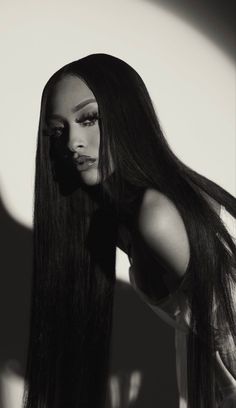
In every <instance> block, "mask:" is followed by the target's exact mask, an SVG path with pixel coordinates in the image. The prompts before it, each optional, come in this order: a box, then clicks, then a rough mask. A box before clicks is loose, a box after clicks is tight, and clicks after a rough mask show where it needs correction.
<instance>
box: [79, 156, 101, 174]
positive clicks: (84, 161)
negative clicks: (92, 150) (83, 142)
mask: <svg viewBox="0 0 236 408" xmlns="http://www.w3.org/2000/svg"><path fill="white" fill-rule="evenodd" d="M74 163H75V165H76V167H77V169H78V170H80V171H84V170H88V169H90V168H91V167H95V165H96V164H97V159H96V158H95V157H91V156H87V155H81V156H79V157H78V158H77V159H74Z"/></svg>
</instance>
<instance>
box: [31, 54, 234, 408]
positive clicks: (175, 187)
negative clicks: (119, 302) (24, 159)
mask: <svg viewBox="0 0 236 408" xmlns="http://www.w3.org/2000/svg"><path fill="white" fill-rule="evenodd" d="M68 75H72V76H77V77H79V78H81V79H82V80H83V81H84V82H85V83H86V84H87V85H88V87H89V88H90V89H91V90H92V92H93V93H94V95H95V97H96V100H97V103H98V109H99V128H100V147H99V164H98V167H99V171H100V174H101V183H100V184H99V185H98V186H95V187H92V188H86V187H84V186H83V185H81V184H80V182H79V181H78V177H77V175H76V174H75V170H73V168H72V166H71V164H70V162H69V160H68V157H67V156H66V155H63V154H62V152H63V149H62V146H61V144H60V143H62V142H60V141H58V140H57V141H55V140H52V138H50V137H49V136H48V134H47V127H46V121H47V114H48V111H49V109H50V92H51V91H52V89H53V87H54V86H55V84H56V83H57V82H58V81H60V80H61V79H62V78H64V77H65V76H68ZM110 155H111V157H112V160H113V162H114V169H115V171H114V172H113V173H112V175H110V167H109V165H110V160H109V158H110ZM104 183H107V184H108V186H109V189H110V191H111V196H108V195H106V193H104V189H103V188H102V186H103V185H104ZM147 188H154V189H156V190H158V191H160V192H162V193H164V194H165V195H166V196H167V197H168V198H170V199H171V200H172V201H173V203H174V204H175V205H176V207H177V209H178V210H179V212H180V214H181V216H182V218H183V221H184V224H185V227H186V231H187V234H188V237H189V243H190V261H189V265H188V268H187V271H186V273H185V275H184V284H185V286H186V288H187V289H186V293H185V295H186V298H187V301H188V305H189V309H190V321H189V334H188V358H187V360H188V407H189V408H199V407H201V408H214V407H215V403H216V400H217V398H218V396H219V395H220V390H219V389H218V386H217V383H216V380H215V368H214V358H213V356H214V353H215V352H216V350H217V348H218V343H217V338H219V337H220V336H223V335H224V334H225V333H224V332H223V331H221V330H220V326H217V327H216V326H215V321H214V316H213V309H214V299H215V298H216V299H217V300H218V307H217V315H218V316H219V319H221V320H220V321H221V322H225V324H226V326H227V328H228V331H227V335H230V336H232V338H233V341H234V344H236V343H235V340H236V325H235V305H234V302H235V300H234V299H233V295H232V285H233V284H235V283H236V277H235V266H236V247H235V244H234V242H233V240H232V237H231V236H230V234H229V232H228V231H227V229H226V228H225V226H224V223H223V222H222V221H221V219H220V217H219V216H218V214H216V212H215V211H214V210H213V209H212V207H211V206H210V204H209V203H208V201H207V199H206V197H205V194H207V195H209V196H210V197H212V198H213V199H214V200H216V201H217V202H218V203H219V204H220V205H223V206H224V207H225V208H226V210H227V211H228V212H229V213H230V214H231V215H232V216H233V217H236V199H235V198H234V197H233V196H232V195H231V194H230V193H228V192H227V191H226V190H224V189H223V188H222V187H220V186H219V185H217V184H216V183H214V182H213V181H211V180H209V179H208V178H207V177H204V176H203V175H201V174H199V173H197V172H196V171H194V170H192V169H191V168H190V167H189V166H186V165H185V164H184V163H183V162H182V161H181V160H179V159H178V158H177V157H176V155H175V154H174V152H173V151H172V150H171V148H170V146H169V145H168V143H167V140H166V139H165V137H164V135H163V131H162V129H161V126H160V123H159V121H158V117H157V113H156V112H155V110H154V107H153V104H152V101H151V98H150V96H149V93H148V91H147V89H146V86H145V84H144V82H143V80H142V79H141V77H140V76H139V75H138V73H137V72H136V71H135V70H134V69H133V68H132V67H131V66H130V65H128V64H127V63H126V62H124V61H122V60H120V59H118V58H116V57H113V56H111V55H107V54H91V55H88V56H86V57H84V58H81V59H79V60H76V61H73V62H71V63H69V64H67V65H65V66H64V67H62V68H61V69H59V70H58V71H57V72H56V73H55V74H53V75H52V77H51V78H50V79H49V81H48V82H47V84H46V85H45V88H44V91H43V95H42V101H41V112H40V121H39V130H38V144H37V153H36V174H35V197H34V233H33V239H34V258H33V259H34V263H33V280H32V300H31V302H32V307H31V322H30V337H29V345H28V359H27V368H26V386H25V393H24V408H62V407H65V406H66V407H71V408H75V407H78V408H88V407H92V406H93V407H94V406H96V407H97V408H102V407H103V408H104V406H105V400H106V391H107V382H108V375H109V359H110V338H111V328H112V315H113V314H112V311H113V298H114V285H115V250H116V240H117V226H118V223H119V221H120V219H121V218H125V220H127V222H129V220H132V219H133V217H134V215H133V214H135V211H136V210H137V206H138V203H140V200H141V199H142V195H143V193H144V191H145V190H146V189H147ZM93 192H94V193H95V194H93ZM110 197H112V198H110ZM101 231H102V233H101ZM101 234H102V237H101ZM145 273H147V274H148V271H145ZM150 290H151V288H150ZM157 301H158V299H157Z"/></svg>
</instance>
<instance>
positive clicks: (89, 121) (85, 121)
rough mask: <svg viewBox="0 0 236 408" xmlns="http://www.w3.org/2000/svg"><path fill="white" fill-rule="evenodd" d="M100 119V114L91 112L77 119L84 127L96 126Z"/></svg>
mask: <svg viewBox="0 0 236 408" xmlns="http://www.w3.org/2000/svg"><path fill="white" fill-rule="evenodd" d="M98 119H99V116H98V112H91V113H84V114H83V115H81V117H80V119H77V122H78V123H80V124H81V125H82V126H94V125H95V123H96V122H97V121H98Z"/></svg>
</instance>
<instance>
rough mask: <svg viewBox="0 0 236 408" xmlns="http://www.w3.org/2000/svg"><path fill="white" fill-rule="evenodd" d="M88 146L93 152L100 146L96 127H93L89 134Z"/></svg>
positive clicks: (98, 132)
mask: <svg viewBox="0 0 236 408" xmlns="http://www.w3.org/2000/svg"><path fill="white" fill-rule="evenodd" d="M89 144H90V146H91V147H92V148H94V149H95V150H98V149H99V145H100V131H99V128H98V126H95V127H94V128H93V129H92V130H91V132H90V134H89Z"/></svg>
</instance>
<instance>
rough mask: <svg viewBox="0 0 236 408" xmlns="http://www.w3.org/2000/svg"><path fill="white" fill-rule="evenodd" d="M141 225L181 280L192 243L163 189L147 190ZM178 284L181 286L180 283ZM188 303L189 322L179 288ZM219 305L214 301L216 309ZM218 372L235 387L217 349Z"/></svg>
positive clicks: (223, 381)
mask: <svg viewBox="0 0 236 408" xmlns="http://www.w3.org/2000/svg"><path fill="white" fill-rule="evenodd" d="M138 228H139V232H140V235H141V236H142V239H143V240H144V242H145V244H146V245H147V246H148V247H149V248H150V249H151V251H152V253H153V255H154V256H155V255H156V256H158V257H160V258H161V259H162V262H163V264H164V265H165V267H166V270H167V271H168V272H167V273H168V275H169V278H170V279H171V280H172V281H175V282H176V283H178V282H179V281H180V280H181V279H182V278H183V277H184V274H185V272H186V269H187V265H188V263H189V259H190V247H189V240H188V236H187V232H186V229H185V225H184V222H183V220H182V217H181V215H180V213H179V211H178V209H177V208H176V206H175V205H174V204H173V203H172V202H171V201H170V200H169V199H168V198H167V197H166V196H164V195H163V194H162V193H160V192H158V191H155V190H147V192H146V193H145V195H144V198H143V202H142V206H141V208H140V213H139V219H138ZM177 288H178V286H177ZM176 299H178V300H179V301H180V302H182V301H183V302H182V304H185V306H184V307H185V309H182V311H183V310H184V312H186V317H187V318H186V319H185V322H186V324H187V325H188V323H189V321H188V316H187V313H188V304H187V302H185V294H184V292H183V291H181V290H180V291H179V290H178V297H176ZM216 307H217V305H215V308H214V312H215V311H216ZM215 359H216V370H217V372H216V375H217V380H218V382H219V384H220V386H221V387H224V388H225V389H226V388H228V387H233V388H234V387H235V388H236V379H234V377H233V376H232V374H231V373H230V372H229V370H228V369H227V367H226V366H225V364H224V362H223V360H222V359H221V356H220V353H219V352H218V351H217V353H216V356H215Z"/></svg>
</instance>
